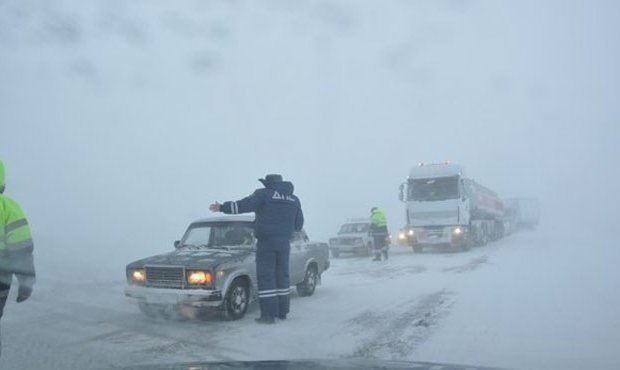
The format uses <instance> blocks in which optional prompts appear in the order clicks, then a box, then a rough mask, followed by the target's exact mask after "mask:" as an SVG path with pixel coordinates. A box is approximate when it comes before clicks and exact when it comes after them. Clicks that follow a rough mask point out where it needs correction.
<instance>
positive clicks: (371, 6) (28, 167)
mask: <svg viewBox="0 0 620 370" xmlns="http://www.w3.org/2000/svg"><path fill="white" fill-rule="evenodd" d="M619 17H620V5H619V3H617V2H615V1H611V0H610V1H588V2H586V1H545V2H537V1H513V2H507V1H501V2H498V1H473V0H472V1H469V0H468V1H456V0H442V1H358V0H355V1H354V0H350V1H308V0H303V1H296V2H290V1H285V0H265V1H260V2H258V1H243V0H237V1H174V2H169V1H139V0H136V1H120V0H117V1H103V0H101V1H92V2H83V1H77V0H65V1H60V0H57V1H24V0H21V1H18V0H12V1H2V2H0V132H1V134H0V158H2V160H3V161H4V163H5V165H6V172H7V190H6V194H7V195H9V196H11V197H13V198H15V199H16V200H18V201H19V202H20V204H21V205H22V206H23V208H24V210H25V212H26V214H27V215H28V218H29V221H30V224H31V226H32V229H33V233H34V240H35V262H36V264H37V268H38V269H39V270H38V275H39V277H38V278H39V279H56V278H61V277H62V278H66V277H71V276H73V275H74V274H76V273H77V272H78V271H85V270H87V271H90V272H91V273H92V274H93V278H103V279H111V280H122V279H123V276H124V266H125V264H126V263H128V262H130V261H131V260H133V259H136V258H140V257H144V256H146V255H152V254H157V253H161V252H164V251H166V250H170V249H171V248H172V242H173V241H174V240H175V239H178V238H179V237H180V236H181V234H182V233H183V231H184V229H185V227H187V225H188V223H189V222H191V221H192V220H194V219H197V218H202V217H207V216H210V215H211V213H210V212H209V211H208V205H209V204H210V203H211V202H213V201H216V200H217V201H226V200H236V199H239V198H241V197H244V196H246V195H248V194H250V193H251V192H252V191H253V190H254V189H256V188H258V187H260V186H261V185H260V183H259V182H258V181H257V179H258V178H260V177H262V176H264V175H265V174H267V173H281V174H282V175H283V176H284V177H285V179H287V180H290V181H292V182H293V183H294V185H295V189H296V194H297V195H298V196H299V197H300V198H301V201H302V206H303V210H304V213H305V216H306V230H307V232H308V234H309V235H310V237H311V238H312V239H315V240H319V241H326V240H327V239H328V238H329V237H330V236H331V235H332V234H334V233H335V232H336V230H337V229H338V226H339V224H340V223H341V222H343V221H344V220H346V219H347V218H350V217H366V216H368V214H369V210H370V208H371V207H372V206H378V207H380V208H382V209H384V210H385V213H386V215H387V218H388V223H389V227H390V231H392V232H393V233H394V232H396V230H397V229H398V228H400V227H402V226H403V225H404V223H405V219H404V206H403V204H402V203H400V202H399V201H398V197H397V194H398V186H399V184H400V183H402V182H403V181H405V179H406V177H407V174H408V170H409V168H410V167H412V166H414V165H416V164H417V163H418V162H420V161H422V162H440V161H445V160H449V161H452V162H455V163H459V164H462V165H464V166H465V168H466V170H467V174H468V175H469V176H470V177H472V178H474V179H475V180H476V181H478V182H479V183H481V184H483V185H485V186H487V187H488V188H491V189H493V190H494V191H496V192H497V193H498V194H499V196H501V197H514V196H527V197H537V198H538V199H539V201H540V203H541V207H542V218H541V225H540V227H541V228H542V229H543V230H544V231H545V232H548V233H549V235H551V236H550V237H549V238H550V239H553V238H554V237H555V236H557V235H563V237H562V240H567V241H568V240H575V238H579V240H583V241H584V243H585V244H571V245H570V246H571V247H573V246H575V245H578V246H579V247H581V246H583V245H587V247H588V248H591V249H593V250H594V253H601V257H600V258H601V259H604V258H606V257H607V256H610V257H611V258H612V261H613V260H616V261H618V260H619V259H620V258H619V254H618V252H617V251H616V247H617V243H616V242H614V239H613V238H612V235H611V232H610V230H613V229H612V228H613V227H614V226H616V223H617V221H618V220H619V219H620V207H618V206H619V205H620V204H619V203H620V202H618V200H617V196H616V193H617V189H619V188H620V175H619V172H618V170H617V163H616V162H617V161H618V158H620V149H618V142H619V140H620V134H619V132H620V130H618V124H619V123H620V122H619V121H620V105H619V104H618V96H620V70H619V69H618V66H619V65H620V48H619V46H620V45H619V43H620V41H619V39H618V35H619V34H620V26H619V24H618V21H617V20H618V19H620V18H619ZM607 262H609V261H607ZM575 263H577V261H575ZM608 265H609V264H608V263H606V264H605V266H608ZM593 266H595V265H593ZM601 278H603V279H611V280H613V281H619V280H620V278H619V276H618V274H617V273H611V270H605V272H604V273H603V272H602V273H601ZM35 289H36V288H35ZM119 294H121V293H119Z"/></svg>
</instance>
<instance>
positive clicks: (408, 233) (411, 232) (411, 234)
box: [407, 229, 415, 236]
mask: <svg viewBox="0 0 620 370" xmlns="http://www.w3.org/2000/svg"><path fill="white" fill-rule="evenodd" d="M413 234H415V231H413V229H409V231H407V235H409V236H413Z"/></svg>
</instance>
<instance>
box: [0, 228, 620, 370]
mask: <svg viewBox="0 0 620 370" xmlns="http://www.w3.org/2000/svg"><path fill="white" fill-rule="evenodd" d="M583 245H586V244H581V242H580V241H578V240H574V239H572V238H568V237H566V238H562V237H558V235H557V234H554V233H553V232H545V231H544V230H540V231H528V232H520V233H517V234H514V235H512V236H510V237H508V238H506V239H504V240H501V241H498V242H496V243H493V244H489V245H487V246H485V247H480V248H475V249H472V250H470V251H468V252H464V253H423V254H414V253H413V252H412V251H411V250H410V249H409V248H406V247H401V246H392V248H391V252H392V253H391V256H390V259H389V260H388V261H383V262H374V261H371V260H370V259H367V258H363V257H344V258H338V259H332V266H331V268H330V269H329V270H328V271H327V272H326V273H325V274H324V276H323V282H322V285H320V286H318V288H317V290H316V292H315V294H314V296H312V297H303V298H301V297H297V296H293V299H292V311H291V313H290V315H289V319H288V320H286V321H279V322H278V323H277V324H276V325H274V326H264V325H259V324H255V323H254V321H253V318H254V317H255V316H256V315H257V307H256V305H252V308H251V310H250V312H249V313H248V314H247V315H246V317H244V318H243V319H241V320H239V321H233V322H228V321H222V320H221V319H220V318H219V317H217V316H213V317H208V318H206V319H204V320H202V321H201V320H189V321H165V320H154V319H149V318H147V317H145V316H143V315H142V314H141V313H139V311H138V309H137V307H135V306H134V305H132V304H130V303H128V302H126V301H125V299H124V298H123V294H122V289H123V287H124V281H123V278H122V276H123V274H122V271H119V274H118V275H117V276H116V277H114V278H112V279H100V278H97V277H96V276H90V277H88V279H84V280H85V281H84V282H82V283H78V282H76V281H75V280H51V279H41V280H40V281H39V283H38V284H37V286H36V289H35V294H34V295H33V296H32V298H31V299H30V300H29V301H27V302H26V303H24V304H21V305H17V304H15V303H14V302H13V300H14V298H15V297H14V296H13V295H12V296H11V297H10V299H11V302H10V303H9V304H8V306H7V310H6V311H7V312H6V315H5V317H4V318H3V324H2V325H3V326H2V335H3V353H2V358H1V359H0V366H1V367H2V368H28V369H44V368H63V369H87V368H106V367H113V366H121V365H124V366H129V365H136V364H148V363H169V362H175V361H194V360H196V361H199V360H200V361H206V360H260V359H265V360H266V359H307V358H378V359H390V360H418V361H435V362H444V363H446V362H447V363H458V364H469V365H480V366H482V365H485V366H498V367H504V368H514V369H583V368H617V367H618V366H620V355H619V354H618V353H617V351H616V349H617V348H619V346H620V319H618V317H617V312H620V311H619V310H620V298H618V297H617V295H616V294H615V292H616V288H617V286H618V283H619V281H618V277H617V274H615V272H614V268H615V266H616V264H617V262H618V261H619V258H618V257H619V256H618V252H615V251H614V252H610V251H611V249H610V248H608V247H609V245H596V246H590V247H588V248H583V247H582V246H583ZM575 261H579V262H578V263H576V262H575ZM41 263H42V264H45V261H41ZM76 269H77V270H80V268H79V267H76ZM43 270H45V268H43ZM80 272H81V274H84V273H85V272H86V271H85V270H84V271H80ZM78 276H84V277H87V275H80V274H78ZM107 278H111V276H108V277H107ZM13 294H14V292H13ZM85 297H88V299H85ZM34 348H36V356H32V355H31V353H32V352H31V351H32V350H33V349H34Z"/></svg>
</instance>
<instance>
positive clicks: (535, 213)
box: [504, 198, 540, 231]
mask: <svg viewBox="0 0 620 370" xmlns="http://www.w3.org/2000/svg"><path fill="white" fill-rule="evenodd" d="M504 205H505V207H506V220H508V221H509V222H510V223H511V224H512V225H513V226H512V228H513V230H515V231H516V230H521V229H533V228H535V227H536V226H537V225H538V221H539V220H540V206H539V204H538V199H536V198H508V199H504Z"/></svg>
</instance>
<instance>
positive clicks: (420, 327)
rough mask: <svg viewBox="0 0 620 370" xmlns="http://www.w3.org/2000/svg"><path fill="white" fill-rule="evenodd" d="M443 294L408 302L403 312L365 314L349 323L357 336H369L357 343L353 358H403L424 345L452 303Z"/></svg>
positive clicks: (445, 294) (430, 295)
mask: <svg viewBox="0 0 620 370" xmlns="http://www.w3.org/2000/svg"><path fill="white" fill-rule="evenodd" d="M448 295H449V293H448V292H446V291H443V290H442V291H438V292H436V293H433V294H429V295H427V296H425V297H423V298H422V299H414V300H410V301H408V302H406V303H404V304H403V305H401V306H400V307H404V310H405V311H404V312H403V311H402V310H399V311H383V312H373V311H365V312H363V313H361V314H359V315H357V316H356V317H354V318H353V319H351V320H349V323H350V324H351V325H352V327H353V329H354V330H355V331H356V332H357V333H372V335H371V336H370V337H368V338H365V339H364V340H362V341H361V343H359V344H358V345H357V346H356V348H355V349H354V351H353V353H352V354H351V355H350V356H345V357H353V358H359V357H361V358H382V359H386V358H389V359H393V360H399V359H406V358H408V357H409V356H410V354H411V353H412V352H413V351H414V350H415V348H416V347H417V346H418V345H419V344H421V343H422V342H424V341H425V340H426V339H427V338H428V337H429V336H430V335H431V334H432V332H433V330H434V329H435V327H436V326H437V325H438V323H439V321H440V319H441V318H442V317H444V316H445V315H446V314H447V313H448V312H449V308H450V307H451V306H452V304H453V300H452V299H450V298H449V297H448Z"/></svg>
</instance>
